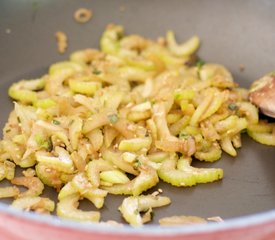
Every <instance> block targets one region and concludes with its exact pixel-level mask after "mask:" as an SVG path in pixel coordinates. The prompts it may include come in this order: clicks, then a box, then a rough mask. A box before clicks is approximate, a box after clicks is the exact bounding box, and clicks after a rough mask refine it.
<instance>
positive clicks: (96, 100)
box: [0, 25, 275, 226]
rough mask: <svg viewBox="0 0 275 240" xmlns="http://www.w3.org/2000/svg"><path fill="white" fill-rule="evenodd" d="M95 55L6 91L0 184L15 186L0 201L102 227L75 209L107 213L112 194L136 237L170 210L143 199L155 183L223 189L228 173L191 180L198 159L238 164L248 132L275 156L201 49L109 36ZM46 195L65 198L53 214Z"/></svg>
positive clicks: (252, 113)
mask: <svg viewBox="0 0 275 240" xmlns="http://www.w3.org/2000/svg"><path fill="white" fill-rule="evenodd" d="M100 46H101V50H96V49H84V50H80V51H76V52H74V53H72V54H71V56H70V59H69V60H68V61H64V62H58V63H55V64H53V65H51V66H50V68H49V72H48V73H47V74H45V75H44V76H42V77H40V78H38V79H32V80H21V81H19V82H17V83H14V84H13V85H12V86H11V87H10V89H9V96H10V97H11V98H12V99H14V110H13V111H12V112H11V113H10V116H9V119H8V122H7V123H6V125H5V127H4V130H3V140H2V141H1V142H0V179H1V180H3V179H7V180H9V181H10V182H11V183H12V185H13V186H11V187H5V188H1V189H0V197H1V198H6V197H11V198H14V201H13V203H12V205H13V206H14V207H16V208H19V209H24V210H33V211H37V212H44V213H49V212H52V211H54V209H55V208H56V212H57V215H58V216H59V217H61V218H66V219H73V220H76V221H94V222H97V221H100V211H99V210H98V211H82V210H80V209H78V203H79V201H80V200H81V199H83V198H86V199H88V200H89V201H91V203H92V204H94V206H95V207H96V208H98V209H100V208H102V207H103V206H104V199H105V197H106V196H107V194H123V195H130V196H129V197H126V198H125V199H124V201H123V202H122V204H121V206H120V208H119V210H120V211H121V213H122V216H123V217H124V219H125V220H126V221H127V222H129V223H130V224H131V225H133V226H140V225H142V224H143V223H145V222H148V221H150V220H151V212H152V208H155V207H161V206H165V205H167V204H169V203H170V202H171V201H170V199H169V198H168V197H164V196H159V195H158V194H155V193H154V194H150V195H143V193H144V192H145V191H147V190H148V189H150V188H152V187H154V186H156V185H157V184H158V182H159V181H160V180H162V181H164V182H167V183H169V184H171V185H174V186H177V187H190V186H194V185H196V184H200V183H209V182H213V181H217V180H219V179H222V177H223V170H222V169H219V168H196V167H194V166H192V159H194V158H196V159H198V160H200V161H206V162H214V161H217V160H219V159H220V158H221V156H222V152H223V151H224V152H226V153H227V154H229V155H231V156H234V157H235V156H236V155H237V151H236V149H238V148H240V147H241V145H242V143H241V133H243V132H247V133H248V134H249V135H251V137H252V138H253V139H255V140H256V141H259V142H261V143H263V144H268V145H275V141H274V138H275V137H274V134H273V133H272V132H274V128H275V127H274V123H268V122H264V121H259V117H258V109H257V108H256V107H255V106H254V105H253V104H251V103H250V102H249V101H248V90H246V89H243V88H239V87H238V85H237V84H236V83H235V82H234V81H233V78H232V76H231V74H230V72H229V71H228V70H227V69H226V68H225V67H224V66H221V65H218V64H208V63H204V62H203V61H202V60H199V59H198V58H197V56H196V51H197V50H198V48H199V39H198V37H196V36H195V37H192V38H191V39H190V40H188V41H187V42H185V43H183V44H178V43H177V42H176V41H175V37H174V33H173V32H171V31H169V32H168V33H167V35H166V38H165V39H164V38H162V39H158V40H157V41H153V40H149V39H145V38H143V37H141V36H138V35H128V36H127V35H124V30H123V28H122V27H121V26H117V25H109V26H108V27H107V29H106V30H105V32H104V33H103V36H102V38H101V41H100ZM16 166H19V167H20V169H22V173H21V176H19V177H15V176H14V175H15V174H14V173H15V167H16ZM45 185H47V186H50V187H52V188H54V189H55V190H56V191H57V192H58V203H57V205H56V206H55V203H54V202H53V201H52V200H51V199H49V198H44V197H41V196H40V195H41V194H42V193H43V189H44V186H45ZM17 186H24V187H26V188H27V190H26V191H24V192H22V191H20V190H19V188H18V187H17ZM141 212H145V214H143V215H141V214H140V213H141Z"/></svg>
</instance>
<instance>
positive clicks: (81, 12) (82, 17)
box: [74, 8, 93, 23]
mask: <svg viewBox="0 0 275 240" xmlns="http://www.w3.org/2000/svg"><path fill="white" fill-rule="evenodd" d="M92 16H93V13H92V10H90V9H87V8H79V9H77V10H76V11H75V13H74V19H75V21H76V22H78V23H87V22H88V21H90V19H91V18H92Z"/></svg>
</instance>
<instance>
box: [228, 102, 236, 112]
mask: <svg viewBox="0 0 275 240" xmlns="http://www.w3.org/2000/svg"><path fill="white" fill-rule="evenodd" d="M228 109H229V110H231V111H235V110H237V109H238V106H237V105H236V104H235V103H230V104H229V105H228Z"/></svg>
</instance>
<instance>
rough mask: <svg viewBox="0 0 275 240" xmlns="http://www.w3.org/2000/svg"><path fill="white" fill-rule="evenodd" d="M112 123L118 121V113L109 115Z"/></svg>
mask: <svg viewBox="0 0 275 240" xmlns="http://www.w3.org/2000/svg"><path fill="white" fill-rule="evenodd" d="M108 118H109V121H110V123H112V124H115V123H116V122H117V121H118V116H117V114H112V115H109V116H108Z"/></svg>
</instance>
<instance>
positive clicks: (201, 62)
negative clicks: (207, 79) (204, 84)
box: [196, 59, 205, 70]
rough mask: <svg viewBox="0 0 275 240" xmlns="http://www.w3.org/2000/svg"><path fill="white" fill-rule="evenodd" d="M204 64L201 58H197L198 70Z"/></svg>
mask: <svg viewBox="0 0 275 240" xmlns="http://www.w3.org/2000/svg"><path fill="white" fill-rule="evenodd" d="M204 64H205V62H204V61H203V60H201V59H199V60H198V61H197V62H196V66H197V67H198V69H199V70H200V69H201V67H202V66H203V65H204Z"/></svg>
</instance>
